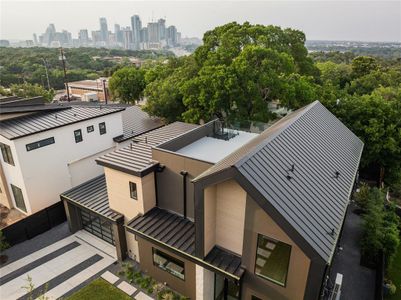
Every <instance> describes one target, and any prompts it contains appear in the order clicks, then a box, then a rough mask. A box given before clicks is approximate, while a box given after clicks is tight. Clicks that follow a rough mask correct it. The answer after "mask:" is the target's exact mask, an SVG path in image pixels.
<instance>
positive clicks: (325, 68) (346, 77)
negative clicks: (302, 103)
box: [316, 61, 352, 89]
mask: <svg viewBox="0 0 401 300" xmlns="http://www.w3.org/2000/svg"><path fill="white" fill-rule="evenodd" d="M316 66H317V67H318V68H319V70H320V78H321V80H322V82H323V84H332V85H334V86H337V87H339V88H340V89H343V88H345V86H346V85H347V84H349V82H350V81H351V74H352V68H351V66H350V65H347V64H345V63H334V62H331V61H327V62H318V63H316Z"/></svg>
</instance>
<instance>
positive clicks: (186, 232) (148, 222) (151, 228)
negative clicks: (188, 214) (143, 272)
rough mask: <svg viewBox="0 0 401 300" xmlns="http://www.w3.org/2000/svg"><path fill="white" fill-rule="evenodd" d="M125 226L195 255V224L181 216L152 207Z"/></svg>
mask: <svg viewBox="0 0 401 300" xmlns="http://www.w3.org/2000/svg"><path fill="white" fill-rule="evenodd" d="M127 227H130V228H131V229H133V230H134V231H135V232H138V233H141V234H143V235H146V236H148V237H151V238H153V239H156V240H158V241H160V242H162V243H163V244H166V245H168V246H170V247H173V248H175V249H178V250H180V251H181V252H184V253H187V254H189V255H192V256H194V255H195V226H194V223H193V222H191V221H190V220H188V219H186V218H184V217H182V216H179V215H177V214H174V213H171V212H168V211H167V210H164V209H161V208H158V207H154V208H152V209H151V210H150V211H149V212H147V213H146V214H145V215H143V216H137V217H135V218H134V219H133V220H132V221H130V222H129V223H128V224H127Z"/></svg>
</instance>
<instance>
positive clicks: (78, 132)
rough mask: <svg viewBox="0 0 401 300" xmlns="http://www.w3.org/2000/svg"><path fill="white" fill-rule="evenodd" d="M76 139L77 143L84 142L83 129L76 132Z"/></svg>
mask: <svg viewBox="0 0 401 300" xmlns="http://www.w3.org/2000/svg"><path fill="white" fill-rule="evenodd" d="M74 137H75V143H80V142H82V141H83V138H82V130H81V129H77V130H74Z"/></svg>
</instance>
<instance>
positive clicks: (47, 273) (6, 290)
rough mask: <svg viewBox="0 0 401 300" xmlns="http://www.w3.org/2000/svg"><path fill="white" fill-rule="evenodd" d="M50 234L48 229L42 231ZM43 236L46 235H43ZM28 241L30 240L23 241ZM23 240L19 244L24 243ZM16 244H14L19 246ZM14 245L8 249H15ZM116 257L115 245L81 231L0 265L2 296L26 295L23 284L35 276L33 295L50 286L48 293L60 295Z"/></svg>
mask: <svg viewBox="0 0 401 300" xmlns="http://www.w3.org/2000/svg"><path fill="white" fill-rule="evenodd" d="M46 234H51V232H46V233H44V234H43V235H45V236H46ZM40 238H42V239H43V236H42V237H40ZM24 243H27V244H28V245H29V243H31V241H27V242H24ZM24 243H22V244H19V245H17V246H18V247H24V245H23V244H24ZM17 246H15V247H17ZM12 250H13V248H11V249H9V250H8V252H12ZM115 261H116V258H115V248H114V247H113V246H112V245H110V244H107V243H106V242H104V241H102V240H100V239H98V238H96V237H94V236H93V235H91V234H89V233H87V232H85V231H79V232H77V233H76V234H74V235H70V236H68V237H65V238H63V239H61V240H59V241H56V242H54V243H52V244H50V245H47V246H45V247H43V248H40V249H35V251H33V252H31V253H29V255H25V256H24V257H21V258H19V259H16V260H14V261H12V262H10V263H9V264H7V265H5V266H4V267H2V268H0V298H1V299H2V300H8V299H10V300H11V299H26V298H28V296H29V295H28V292H27V290H26V289H24V288H23V287H24V286H26V285H27V278H28V276H30V277H31V278H32V283H33V285H34V290H33V292H32V294H33V298H36V297H38V296H39V295H40V293H41V292H43V291H44V290H47V292H46V296H48V297H49V298H50V299H57V298H60V297H61V296H63V295H64V294H66V293H68V292H70V291H71V290H74V289H76V288H77V287H80V286H81V285H82V284H83V283H85V282H86V281H88V280H89V279H91V278H95V277H98V276H99V275H100V274H101V273H102V271H104V270H105V269H106V268H107V267H108V266H110V265H111V264H113V263H114V262H115Z"/></svg>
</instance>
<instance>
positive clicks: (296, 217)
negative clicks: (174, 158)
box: [194, 101, 363, 262]
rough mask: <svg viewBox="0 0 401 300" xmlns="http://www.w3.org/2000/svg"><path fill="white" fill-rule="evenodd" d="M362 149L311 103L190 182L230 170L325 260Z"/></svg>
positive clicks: (331, 117) (330, 252)
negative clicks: (268, 203) (234, 170)
mask: <svg viewBox="0 0 401 300" xmlns="http://www.w3.org/2000/svg"><path fill="white" fill-rule="evenodd" d="M362 149H363V143H362V141H361V140H360V139H359V138H358V137H357V136H355V135H354V134H353V133H352V132H351V131H350V130H349V129H348V128H347V127H346V126H345V125H344V124H342V123H341V121H339V120H338V119H337V118H336V117H335V116H334V115H333V114H331V113H330V112H329V111H328V110H327V109H326V108H325V107H324V106H323V105H322V104H321V103H320V102H318V101H315V102H314V103H312V104H310V105H308V106H306V107H305V108H303V109H300V110H298V111H296V112H294V113H292V114H291V115H289V116H288V117H286V118H283V119H282V120H280V121H279V122H277V123H276V124H275V125H273V126H272V127H270V128H268V129H267V130H266V131H265V132H263V133H262V134H261V135H260V136H258V137H256V138H255V139H254V140H252V141H251V142H250V143H248V144H247V145H245V146H244V147H243V148H241V149H239V150H238V151H236V153H233V154H232V155H230V156H229V157H227V158H225V159H223V160H222V161H220V162H218V163H217V164H216V165H215V166H213V167H212V168H210V169H209V170H207V171H206V172H204V173H203V174H201V175H200V176H198V178H195V180H194V181H195V182H196V181H200V180H202V179H204V178H206V177H208V176H210V175H212V174H215V173H218V172H221V171H224V170H227V169H229V168H231V167H234V168H235V169H237V170H238V172H240V173H241V174H242V175H243V176H244V177H245V179H246V180H248V181H249V182H250V183H251V184H252V185H253V186H254V187H255V188H256V189H257V190H258V192H259V193H260V194H261V195H262V196H263V197H264V198H265V199H266V200H267V201H269V202H270V203H271V204H272V205H273V206H274V208H275V209H277V211H278V212H279V213H280V214H281V215H282V216H283V217H284V218H285V219H286V220H287V221H288V222H289V223H290V224H291V226H293V227H294V228H295V229H296V230H297V231H298V232H299V233H300V235H301V236H302V237H303V238H304V239H305V240H306V242H307V243H309V244H310V245H311V246H312V247H313V248H314V249H315V251H316V252H317V253H319V255H320V256H321V257H322V258H323V259H324V260H325V261H327V262H329V261H331V257H332V255H333V252H334V250H335V249H334V248H335V245H336V242H337V239H338V235H339V233H340V230H341V226H342V223H343V219H344V216H345V211H346V208H347V205H348V201H349V196H350V193H351V191H352V187H353V183H354V179H355V176H356V172H357V170H358V165H359V160H360V157H361V154H362ZM292 165H294V171H291V168H292ZM336 172H339V176H338V178H336ZM287 176H290V177H291V178H290V179H288V178H287Z"/></svg>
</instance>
